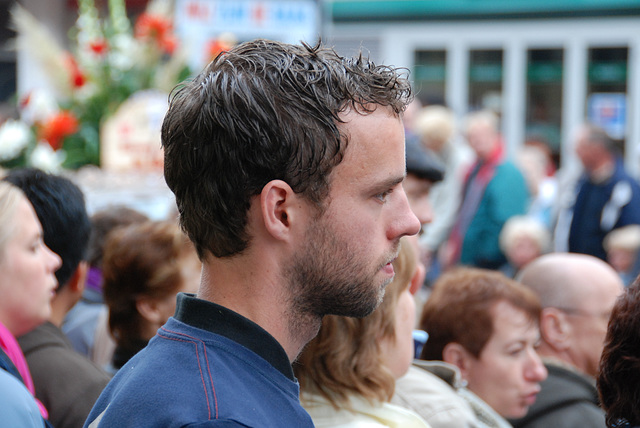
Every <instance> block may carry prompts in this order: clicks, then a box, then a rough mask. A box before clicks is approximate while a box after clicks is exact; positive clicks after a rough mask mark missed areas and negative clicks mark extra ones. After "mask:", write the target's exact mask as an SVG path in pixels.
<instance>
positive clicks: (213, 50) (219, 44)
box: [207, 39, 233, 59]
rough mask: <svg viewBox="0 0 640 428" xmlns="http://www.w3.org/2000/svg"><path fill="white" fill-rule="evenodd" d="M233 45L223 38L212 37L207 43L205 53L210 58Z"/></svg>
mask: <svg viewBox="0 0 640 428" xmlns="http://www.w3.org/2000/svg"><path fill="white" fill-rule="evenodd" d="M232 47H233V45H232V44H231V43H229V42H227V41H226V40H223V39H212V40H209V42H208V43H207V55H208V56H209V58H210V59H213V58H215V57H217V56H218V55H219V54H221V53H222V52H227V51H228V50H230V49H231V48H232Z"/></svg>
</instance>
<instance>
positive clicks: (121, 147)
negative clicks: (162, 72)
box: [100, 91, 168, 172]
mask: <svg viewBox="0 0 640 428" xmlns="http://www.w3.org/2000/svg"><path fill="white" fill-rule="evenodd" d="M167 100H168V96H167V94H165V93H162V92H158V91H141V92H138V93H135V94H134V95H132V96H131V98H129V99H128V100H127V101H125V102H124V103H122V105H120V107H119V108H118V110H117V111H116V113H115V114H114V115H113V116H111V117H110V118H109V119H108V120H107V121H106V122H105V123H104V124H103V126H102V129H101V131H100V165H101V167H102V168H104V169H108V170H112V171H132V170H135V171H159V172H162V170H163V163H164V159H163V152H162V148H161V144H160V128H161V127H162V121H163V120H164V116H165V114H166V112H167V109H168V101H167Z"/></svg>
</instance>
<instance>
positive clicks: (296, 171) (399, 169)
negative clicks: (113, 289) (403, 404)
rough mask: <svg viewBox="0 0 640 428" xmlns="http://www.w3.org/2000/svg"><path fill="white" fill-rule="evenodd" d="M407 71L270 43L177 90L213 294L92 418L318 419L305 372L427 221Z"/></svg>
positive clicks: (142, 358)
mask: <svg viewBox="0 0 640 428" xmlns="http://www.w3.org/2000/svg"><path fill="white" fill-rule="evenodd" d="M410 98H411V89H410V85H409V82H408V80H407V79H406V77H405V76H404V75H403V74H402V72H401V71H399V70H396V69H394V68H392V67H388V66H379V65H375V64H373V63H372V62H371V61H369V60H368V59H365V58H363V57H359V58H356V59H347V58H343V57H340V56H339V55H338V54H336V52H334V51H333V50H331V49H327V48H324V47H322V46H320V44H318V45H316V46H308V45H304V44H303V45H301V46H298V45H289V44H284V43H279V42H273V41H268V40H255V41H251V42H246V43H243V44H241V45H239V46H237V47H235V48H233V49H231V50H230V51H228V52H224V53H222V54H221V55H219V56H218V57H217V58H216V59H215V60H214V61H213V62H212V63H211V64H209V65H208V66H207V67H206V68H205V70H204V71H203V72H202V73H201V74H200V75H198V76H197V77H195V78H194V79H193V80H192V81H188V82H185V83H184V84H183V85H182V86H181V87H180V88H179V89H177V90H176V91H175V92H174V94H173V95H172V98H171V105H170V108H169V111H168V113H167V115H166V117H165V120H164V123H163V127H162V143H163V146H164V150H165V178H166V181H167V184H168V185H169V187H170V188H171V190H172V191H173V192H174V194H175V196H176V202H177V205H178V210H179V212H180V222H181V225H182V227H183V229H184V230H185V232H186V233H187V235H188V236H189V238H190V239H191V240H192V241H193V243H194V244H195V247H196V250H197V252H198V255H199V257H200V259H201V261H202V263H203V268H202V279H201V284H200V289H199V291H198V294H197V297H195V296H190V295H184V294H183V295H180V296H179V298H178V305H177V308H176V314H175V316H174V317H173V318H171V319H170V320H169V321H168V322H167V324H165V325H164V327H162V328H161V329H160V330H159V331H158V334H157V335H156V337H155V338H153V339H152V340H151V341H150V342H149V345H148V346H147V348H145V349H144V350H142V351H141V352H140V353H138V354H137V355H136V356H135V357H134V358H132V359H131V360H130V361H129V362H128V363H127V364H126V365H125V366H124V367H123V368H122V369H121V370H120V372H119V373H118V375H117V376H116V377H115V378H114V380H113V381H112V382H111V384H110V385H109V386H108V387H107V389H106V390H105V392H104V393H103V395H102V397H101V398H100V400H99V401H98V403H97V405H96V406H95V407H94V409H93V412H92V414H91V415H90V418H89V420H88V422H89V423H90V424H89V425H88V426H98V424H100V426H123V424H125V421H126V424H129V425H131V426H166V425H168V424H169V423H170V424H171V425H176V426H184V425H189V424H194V425H198V426H205V425H206V426H225V427H227V426H245V427H247V426H252V427H258V426H259V427H311V426H313V424H312V422H311V419H310V418H309V416H308V414H307V413H306V412H305V411H304V410H303V409H302V407H301V406H300V403H299V399H298V392H299V389H298V383H297V381H296V379H295V376H294V375H293V371H292V369H291V362H292V361H294V360H295V359H296V357H297V356H298V354H299V353H300V351H301V349H302V348H303V347H304V346H305V344H306V343H307V342H308V341H310V340H311V339H312V338H313V337H314V336H315V335H316V334H317V332H318V329H319V327H320V323H321V321H322V317H323V316H324V315H327V314H336V315H345V316H356V317H363V316H366V315H367V314H369V313H371V312H372V311H373V310H374V309H375V307H376V306H377V305H378V304H379V302H380V301H381V299H382V296H383V294H384V288H385V286H386V285H387V284H388V283H389V282H390V281H391V280H392V278H393V275H394V271H393V266H392V264H391V262H392V261H393V260H394V259H395V258H396V256H397V254H398V248H399V241H400V238H401V237H402V236H405V235H413V234H416V233H417V232H418V230H419V228H420V223H419V221H418V219H417V218H416V216H415V215H414V214H413V213H412V212H411V209H410V207H409V203H408V201H407V196H406V194H405V192H404V190H403V187H402V181H403V179H404V177H405V175H406V167H405V149H404V147H405V146H404V129H403V124H402V113H403V111H404V109H405V107H406V105H407V103H408V102H409V101H410Z"/></svg>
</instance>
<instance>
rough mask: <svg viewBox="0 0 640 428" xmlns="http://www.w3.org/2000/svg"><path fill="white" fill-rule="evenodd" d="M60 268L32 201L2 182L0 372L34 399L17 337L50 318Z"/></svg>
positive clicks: (29, 376)
mask: <svg viewBox="0 0 640 428" xmlns="http://www.w3.org/2000/svg"><path fill="white" fill-rule="evenodd" d="M60 265H61V260H60V257H58V256H57V255H56V254H55V253H53V252H52V251H51V250H50V249H49V248H47V246H46V245H45V244H44V242H43V239H42V226H41V225H40V221H39V220H38V217H37V216H36V213H35V211H34V209H33V207H32V206H31V203H29V200H28V199H27V198H26V196H25V195H24V194H23V193H22V191H21V190H20V189H18V188H17V187H14V186H13V185H11V184H9V183H7V182H0V369H3V370H5V371H6V372H8V373H9V374H11V375H13V376H14V377H16V378H17V379H18V380H19V381H21V382H22V383H24V385H25V386H26V388H27V389H28V390H29V392H30V393H31V395H34V393H35V389H34V386H33V380H32V378H31V374H30V372H29V368H28V366H27V362H26V360H25V358H24V355H23V353H22V350H21V349H20V346H19V345H18V342H17V340H16V338H17V337H18V336H21V335H23V334H25V333H28V332H29V331H31V330H33V329H34V328H36V327H37V326H39V325H40V324H42V323H44V322H45V321H46V320H47V319H48V318H49V315H50V314H51V299H52V298H53V295H54V292H55V289H56V287H57V286H58V282H57V280H56V277H55V272H56V270H57V269H58V268H59V267H60ZM34 400H35V398H34ZM36 401H37V400H36ZM37 403H38V407H39V409H40V414H41V415H42V417H43V418H46V417H47V416H48V414H47V411H46V409H45V408H44V406H42V404H40V402H38V401H37ZM0 404H1V403H0ZM1 410H2V409H1V408H0V411H1ZM0 413H2V414H5V413H4V412H0ZM3 422H5V423H6V422H7V421H6V420H5V421H3Z"/></svg>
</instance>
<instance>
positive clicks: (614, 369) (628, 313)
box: [597, 277, 640, 428]
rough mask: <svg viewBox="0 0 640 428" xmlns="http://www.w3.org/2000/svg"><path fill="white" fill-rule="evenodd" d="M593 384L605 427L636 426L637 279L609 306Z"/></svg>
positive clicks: (639, 358)
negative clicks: (606, 325) (604, 337)
mask: <svg viewBox="0 0 640 428" xmlns="http://www.w3.org/2000/svg"><path fill="white" fill-rule="evenodd" d="M597 381H598V392H599V395H600V404H601V405H602V407H603V409H604V410H605V411H606V413H607V417H606V421H607V426H608V427H610V428H622V427H638V426H640V386H639V385H640V277H638V278H636V280H635V281H634V282H633V284H631V286H629V288H627V289H626V290H625V292H624V294H623V295H622V296H620V297H619V298H618V300H617V301H616V304H615V306H614V307H613V311H612V312H611V317H610V318H609V327H608V330H607V337H606V339H605V344H604V349H603V351H602V358H601V359H600V373H599V375H598V378H597Z"/></svg>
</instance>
